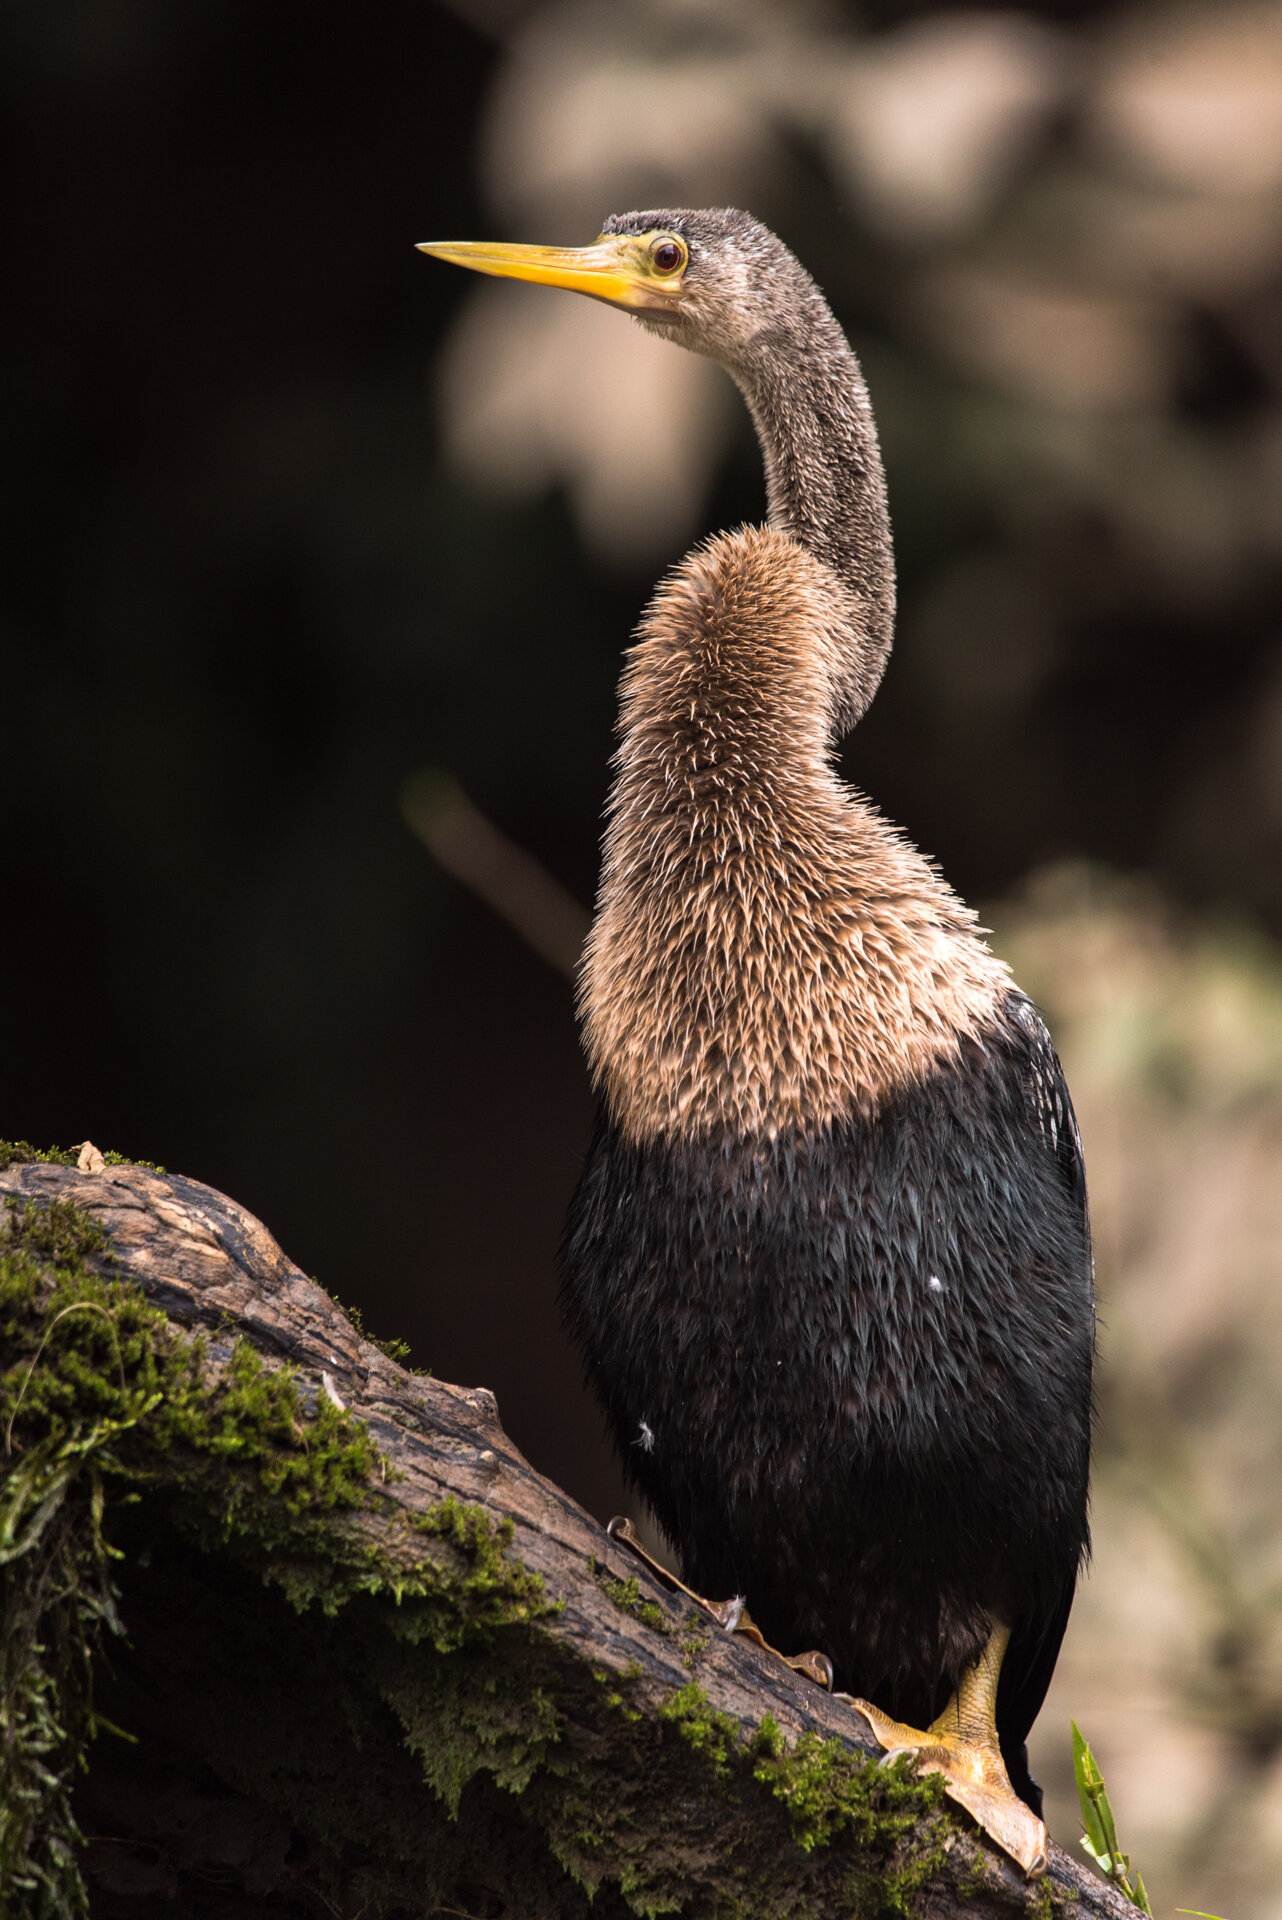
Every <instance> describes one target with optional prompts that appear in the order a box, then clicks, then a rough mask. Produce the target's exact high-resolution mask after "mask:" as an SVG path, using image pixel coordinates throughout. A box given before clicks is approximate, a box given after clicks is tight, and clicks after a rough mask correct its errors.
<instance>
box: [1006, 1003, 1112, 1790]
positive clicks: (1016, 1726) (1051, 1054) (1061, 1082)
mask: <svg viewBox="0 0 1282 1920" xmlns="http://www.w3.org/2000/svg"><path fill="white" fill-rule="evenodd" d="M1011 1012H1012V1015H1013V1018H1014V1021H1015V1023H1016V1026H1017V1027H1018V1029H1019V1032H1020V1037H1021V1040H1022V1042H1023V1046H1022V1047H1021V1052H1022V1053H1024V1055H1025V1061H1024V1068H1023V1074H1022V1080H1023V1087H1024V1092H1025V1096H1026V1098H1027V1100H1028V1104H1029V1108H1030V1110H1031V1113H1032V1116H1033V1119H1034V1122H1035V1124H1036V1126H1037V1129H1038V1132H1039V1133H1040V1134H1041V1136H1042V1138H1043V1139H1044V1140H1045V1142H1046V1145H1047V1147H1048V1148H1049V1149H1050V1151H1051V1153H1052V1154H1053V1155H1054V1158H1055V1163H1056V1166H1057V1168H1058V1170H1059V1175H1060V1179H1061V1180H1062V1182H1063V1184H1064V1188H1065V1191H1066V1192H1067V1194H1068V1196H1069V1198H1070V1200H1071V1202H1072V1204H1073V1207H1074V1209H1075V1210H1076V1212H1077V1213H1078V1215H1079V1216H1080V1219H1081V1227H1082V1237H1083V1245H1084V1248H1085V1257H1086V1258H1087V1260H1089V1259H1090V1221H1089V1218H1088V1215H1087V1207H1086V1163H1085V1160H1084V1158H1083V1155H1082V1137H1081V1135H1080V1133H1079V1132H1078V1130H1077V1116H1076V1114H1075V1113H1074V1112H1073V1103H1072V1100H1071V1099H1070V1098H1069V1093H1068V1085H1067V1082H1066V1081H1065V1079H1064V1069H1063V1067H1062V1066H1061V1065H1060V1062H1059V1055H1058V1054H1057V1053H1056V1051H1055V1047H1054V1043H1053V1042H1052V1040H1051V1037H1050V1034H1049V1033H1048V1032H1047V1031H1046V1023H1045V1021H1044V1020H1043V1019H1042V1016H1041V1014H1040V1013H1039V1012H1038V1011H1037V1008H1036V1007H1035V1006H1034V1005H1033V1003H1032V1001H1031V1000H1028V999H1025V997H1024V996H1023V995H1022V994H1019V995H1016V996H1015V997H1014V1003H1013V1005H1012V1008H1011ZM1075 1544H1076V1543H1075ZM1077 1571H1078V1561H1077V1555H1076V1553H1074V1555H1073V1561H1072V1565H1071V1568H1069V1567H1066V1568H1065V1572H1064V1575H1063V1577H1062V1579H1061V1580H1060V1581H1059V1582H1058V1584H1057V1589H1056V1591H1055V1594H1054V1596H1053V1599H1052V1600H1051V1602H1050V1604H1049V1605H1047V1606H1045V1607H1044V1608H1043V1609H1041V1610H1040V1611H1039V1613H1038V1614H1037V1615H1036V1616H1033V1617H1030V1618H1026V1619H1024V1620H1022V1621H1019V1622H1017V1623H1016V1625H1015V1627H1014V1630H1013V1632H1012V1634H1011V1642H1010V1646H1009V1648H1008V1649H1007V1653H1006V1658H1005V1660H1004V1661H1003V1663H1002V1675H1001V1682H1000V1685H999V1688H998V1695H997V1731H998V1735H999V1737H1000V1740H1001V1745H1002V1754H1003V1757H1004V1759H1005V1761H1006V1770H1007V1772H1008V1773H1009V1774H1010V1778H1011V1785H1012V1786H1013V1787H1014V1789H1015V1791H1016V1793H1018V1794H1019V1795H1020V1797H1021V1798H1022V1799H1024V1800H1026V1801H1027V1802H1028V1803H1029V1805H1030V1806H1031V1807H1033V1809H1034V1811H1035V1812H1037V1813H1040V1812H1041V1803H1042V1790H1041V1788H1040V1787H1039V1786H1038V1784H1037V1782H1036V1781H1035V1780H1034V1779H1033V1777H1032V1775H1031V1774H1030V1773H1029V1770H1028V1751H1027V1748H1026V1747H1025V1744H1024V1742H1025V1739H1026V1738H1027V1735H1028V1730H1029V1728H1030V1727H1031V1726H1032V1724H1033V1722H1034V1720H1035V1719H1036V1718H1037V1715H1038V1713H1039V1712H1040V1711H1041V1706H1042V1702H1043V1701H1044V1700H1045V1698H1046V1690H1047V1688H1048V1687H1049V1686H1050V1683H1051V1675H1052V1674H1053V1673H1054V1671H1055V1663H1056V1661H1057V1660H1058V1658H1059V1650H1060V1646H1061V1644H1062V1642H1063V1639H1064V1630H1065V1628H1066V1627H1067V1625H1068V1616H1069V1613H1070V1611H1071V1609H1072V1605H1073V1593H1074V1589H1075V1588H1076V1586H1077Z"/></svg>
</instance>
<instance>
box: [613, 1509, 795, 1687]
mask: <svg viewBox="0 0 1282 1920" xmlns="http://www.w3.org/2000/svg"><path fill="white" fill-rule="evenodd" d="M606 1532H607V1533H608V1534H609V1536H610V1538H611V1540H617V1541H618V1542H619V1544H620V1546H624V1547H627V1548H629V1549H630V1550H631V1552H633V1553H635V1554H636V1556H637V1558H638V1559H639V1560H644V1561H645V1564H646V1565H647V1567H649V1569H650V1571H651V1573H653V1574H657V1575H658V1577H659V1579H660V1580H662V1581H663V1582H664V1583H665V1585H667V1586H670V1587H675V1588H676V1589H677V1591H678V1592H679V1593H684V1595H685V1596H686V1599H687V1600H693V1601H694V1603H695V1605H696V1606H697V1607H702V1608H703V1611H704V1612H705V1613H710V1614H711V1615H712V1617H713V1619H714V1620H715V1621H716V1623H717V1625H718V1626H719V1627H722V1628H723V1629H724V1630H725V1632H727V1633H739V1634H742V1635H743V1637H744V1639H745V1640H751V1641H752V1643H753V1645H754V1646H756V1647H760V1648H761V1649H762V1651H763V1653H769V1654H773V1655H774V1657H775V1659H776V1660H782V1662H783V1664H784V1666H785V1667H790V1668H791V1669H792V1671H793V1672H794V1673H799V1674H801V1676H802V1678H803V1679H806V1680H809V1681H811V1682H812V1683H813V1684H814V1685H815V1686H816V1687H823V1688H824V1690H825V1692H827V1693H831V1692H832V1661H831V1660H830V1659H829V1658H828V1656H827V1654H826V1653H819V1652H818V1651H816V1650H814V1649H811V1650H810V1651H808V1652H806V1653H780V1651H779V1649H778V1648H777V1647H772V1646H771V1644H770V1642H769V1641H768V1640H767V1639H766V1637H765V1635H764V1634H763V1633H762V1631H761V1629H760V1627H759V1626H758V1625H757V1623H756V1621H755V1620H754V1619H753V1617H752V1615H751V1614H750V1613H749V1612H748V1609H747V1606H746V1605H745V1603H744V1598H743V1595H742V1594H736V1595H735V1596H734V1598H733V1599H732V1600H705V1599H704V1597H703V1595H702V1594H701V1593H696V1592H695V1591H694V1588H693V1587H688V1586H687V1585H686V1584H685V1582H684V1580H678V1578H677V1576H676V1574H675V1573H670V1572H669V1571H668V1569H667V1567H665V1566H661V1565H660V1563H659V1562H658V1561H657V1560H656V1559H655V1558H654V1556H653V1555H652V1554H650V1553H647V1551H646V1549H645V1547H644V1546H643V1545H642V1544H641V1539H640V1536H639V1535H638V1533H637V1530H636V1528H635V1527H634V1526H633V1524H632V1522H631V1521H630V1520H629V1519H628V1517H627V1515H626V1514H622V1513H616V1514H615V1516H614V1518H613V1520H611V1521H610V1523H609V1525H608V1526H607V1527H606Z"/></svg>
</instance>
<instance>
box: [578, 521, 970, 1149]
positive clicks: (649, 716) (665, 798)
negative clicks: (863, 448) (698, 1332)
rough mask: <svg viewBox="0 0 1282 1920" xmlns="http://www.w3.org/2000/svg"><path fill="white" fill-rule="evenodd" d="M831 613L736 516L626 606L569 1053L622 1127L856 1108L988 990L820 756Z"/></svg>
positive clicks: (911, 856) (960, 913)
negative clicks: (637, 607) (577, 1027)
mask: <svg viewBox="0 0 1282 1920" xmlns="http://www.w3.org/2000/svg"><path fill="white" fill-rule="evenodd" d="M846 606H847V597H846V595H845V593H844V591H843V588H842V586H841V583H840V582H839V581H837V580H836V579H835V578H834V577H833V575H832V573H831V571H830V569H829V568H827V567H825V566H824V565H822V564H821V563H820V562H819V561H818V560H816V559H815V558H814V557H813V556H812V555H810V554H809V553H807V552H806V551H805V550H804V549H803V548H802V547H800V546H799V545H798V544H797V543H796V542H795V540H792V539H789V538H787V537H786V536H785V535H783V534H779V533H775V532H773V531H770V530H764V529H762V530H748V531H745V532H742V533H739V534H732V535H724V536H721V537H719V538H717V539H715V540H713V541H712V542H710V543H709V545H708V546H707V547H706V548H704V549H702V550H701V551H699V552H697V553H695V554H693V555H691V556H690V558H689V559H688V560H687V561H686V562H685V563H684V564H683V566H682V567H681V568H680V569H679V570H678V571H677V573H676V574H675V575H674V576H673V578H672V579H671V580H670V581H668V582H667V583H666V584H665V586H664V587H663V588H662V589H661V590H660V592H659V594H658V595H657V596H656V599H655V601H654V603H653V604H652V606H651V608H650V609H649V611H648V612H647V614H646V616H645V618H644V619H643V621H642V625H641V630H640V636H639V639H638V643H637V645H636V647H635V648H634V649H633V651H632V654H631V657H630V660H629V664H628V667H627V670H626V673H625V676H624V681H623V689H622V712H621V722H620V728H621V733H622V745H621V748H620V752H619V755H618V760H617V767H618V775H617V780H616V784H615V788H614V793H613V797H612V801H611V809H610V812H611V818H610V824H609V828H608V831H607V835H606V843H605V866H604V872H603V877H602V887H601V898H600V906H599V911H598V915H597V919H596V921H595V923H594V926H593V931H592V935H591V939H590V941H589V945H588V951H587V955H586V958H585V963H584V976H583V1009H584V1015H585V1025H586V1039H587V1047H588V1053H589V1057H590V1060H591V1063H592V1066H593V1069H594V1072H595V1075H596V1077H597V1079H598V1081H599V1083H600V1085H601V1086H602V1089H603V1091H604V1093H605V1095H606V1099H607V1102H608V1105H609V1107H610V1109H611V1112H612V1114H613V1116H614V1118H615V1120H616V1121H617V1122H618V1123H619V1124H620V1125H621V1126H622V1128H623V1129H624V1131H625V1133H627V1134H628V1135H629V1136H630V1137H632V1138H634V1139H637V1140H644V1139H652V1138H656V1137H659V1136H673V1135H676V1134H685V1135H689V1134H692V1133H696V1134H701V1135H702V1134H707V1135H714V1134H715V1135H725V1134H726V1133H730V1134H732V1135H735V1136H744V1135H752V1134H757V1135H761V1134H764V1135H767V1136H774V1135H776V1134H778V1133H779V1132H780V1131H782V1130H783V1129H784V1128H787V1127H800V1128H802V1129H806V1130H813V1129H814V1128H816V1127H822V1126H824V1125H827V1124H829V1123H831V1122H832V1121H834V1120H837V1119H839V1118H842V1117H844V1116H847V1115H850V1114H851V1113H853V1112H864V1113H867V1112H870V1111H872V1110H875V1108H876V1107H877V1106H878V1105H879V1104H880V1103H881V1101H882V1100H884V1099H885V1098H887V1097H888V1096H889V1095H890V1094H892V1093H893V1092H895V1091H896V1090H897V1089H898V1088H900V1087H902V1086H903V1085H905V1084H906V1083H908V1082H909V1081H911V1080H913V1079H916V1078H918V1077H919V1076H920V1075H921V1074H922V1073H923V1072H925V1071H927V1070H928V1069H929V1068H930V1067H932V1066H934V1065H937V1064H939V1063H941V1062H943V1061H946V1060H948V1059H952V1058H956V1056H957V1053H958V1049H959V1048H960V1046H961V1045H962V1042H963V1040H964V1039H965V1037H966V1036H967V1035H976V1036H977V1035H978V1034H979V1033H980V1032H981V1031H982V1030H983V1028H984V1027H985V1025H986V1024H988V1023H989V1022H990V1021H991V1019H992V1017H993V1012H994V1007H995V1002H996V999H997V996H998V995H999V993H1000V992H1002V991H1003V990H1004V988H1005V986H1006V984H1007V979H1006V973H1005V969H1004V968H1003V967H1002V966H1001V965H1000V964H999V963H998V962H997V961H996V960H994V959H993V957H992V955H991V954H989V953H988V951H987V949H986V948H985V947H984V946H983V945H982V944H981V942H980V941H979V940H978V938H977V937H976V934H975V928H974V921H973V917H972V916H971V914H970V913H969V911H968V910H967V909H966V908H965V907H964V906H963V905H962V904H961V902H960V901H959V900H957V898H956V896H955V895H954V894H952V893H951V891H950V890H949V889H948V888H947V887H946V886H945V885H944V883H943V881H942V880H940V879H939V877H938V876H937V875H936V874H935V872H934V871H933V869H932V868H931V867H930V866H929V864H928V863H927V862H926V861H925V860H923V859H922V857H921V855H920V854H918V853H917V852H916V851H915V850H914V849H913V848H912V847H911V846H910V845H909V844H908V843H907V842H906V841H905V840H904V839H903V837H902V836H901V835H900V834H898V833H897V832H896V831H895V830H894V829H893V828H891V827H890V826H888V825H887V824H886V822H885V821H883V820H882V819H881V817H880V816H879V815H878V814H877V813H876V812H875V811H874V810H873V809H872V808H871V807H870V806H869V805H868V804H867V803H866V802H865V801H863V800H862V799H861V798H860V797H859V796H857V795H855V794H853V793H851V792H850V791H849V790H848V789H846V788H845V787H843V786H842V784H841V783H840V782H839V781H838V780H837V778H836V777H835V775H834V774H833V772H832V770H831V767H830V766H829V764H828V759H827V752H828V743H829V739H830V735H831V730H832V714H833V709H834V704H835V703H836V702H837V701H838V700H839V697H840V694H839V690H840V688H841V686H842V684H843V682H842V675H841V655H842V646H843V642H842V632H843V621H844V620H845V617H846ZM834 635H835V637H834Z"/></svg>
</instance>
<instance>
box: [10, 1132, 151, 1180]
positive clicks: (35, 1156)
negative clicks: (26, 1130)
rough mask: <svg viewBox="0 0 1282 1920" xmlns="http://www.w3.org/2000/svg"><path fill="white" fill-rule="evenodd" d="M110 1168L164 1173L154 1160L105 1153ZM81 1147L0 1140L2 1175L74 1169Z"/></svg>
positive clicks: (123, 1154) (77, 1162) (104, 1156)
mask: <svg viewBox="0 0 1282 1920" xmlns="http://www.w3.org/2000/svg"><path fill="white" fill-rule="evenodd" d="M102 1157H103V1159H104V1160H105V1161H106V1163H107V1165H108V1166H109V1167H146V1168H147V1170H148V1171H149V1172H150V1173H163V1172H164V1171H165V1169H164V1168H163V1167H158V1166H157V1165H156V1163H155V1161H154V1160H135V1159H134V1158H133V1157H132V1155H130V1154H127V1153H110V1152H108V1153H104V1154H103V1156H102ZM79 1159H80V1149H79V1147H33V1146H32V1144H31V1142H30V1140H0V1173H3V1172H4V1170H5V1168H6V1167H28V1166H36V1165H43V1166H46V1167H74V1166H76V1165H78V1164H79Z"/></svg>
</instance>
